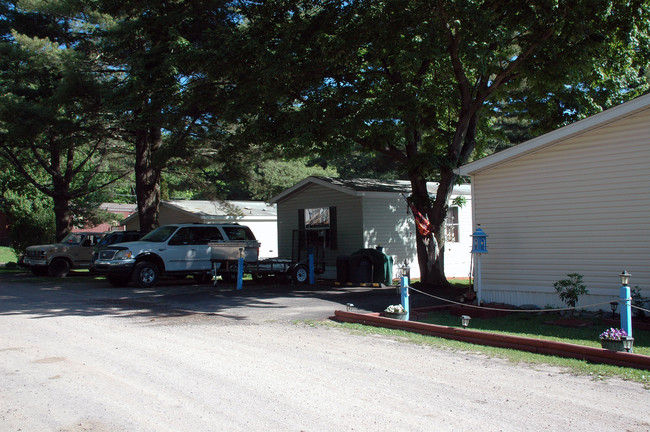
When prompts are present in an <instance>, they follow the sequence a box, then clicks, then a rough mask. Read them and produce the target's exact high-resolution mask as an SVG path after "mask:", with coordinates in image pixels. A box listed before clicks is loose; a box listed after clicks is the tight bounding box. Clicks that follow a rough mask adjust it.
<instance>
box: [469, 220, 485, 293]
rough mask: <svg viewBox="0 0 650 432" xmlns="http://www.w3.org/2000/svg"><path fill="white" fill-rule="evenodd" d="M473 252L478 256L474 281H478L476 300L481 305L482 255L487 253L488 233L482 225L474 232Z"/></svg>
mask: <svg viewBox="0 0 650 432" xmlns="http://www.w3.org/2000/svg"><path fill="white" fill-rule="evenodd" d="M472 253H473V254H475V256H476V274H475V276H474V281H475V282H476V295H477V298H476V300H477V301H478V305H479V306H480V305H481V255H483V254H484V253H487V234H485V232H484V231H483V230H482V229H481V225H480V224H479V227H478V228H476V231H474V234H472Z"/></svg>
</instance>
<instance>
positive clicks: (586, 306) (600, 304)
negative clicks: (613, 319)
mask: <svg viewBox="0 0 650 432" xmlns="http://www.w3.org/2000/svg"><path fill="white" fill-rule="evenodd" d="M408 288H409V289H411V290H413V291H415V292H418V293H420V294H424V295H426V296H429V297H432V298H434V299H436V300H441V301H443V302H447V303H452V304H456V305H461V306H465V307H469V308H474V309H482V310H491V311H499V312H523V313H539V312H563V311H572V310H576V309H585V308H590V307H595V306H603V305H608V304H610V303H612V302H620V301H622V300H621V299H620V298H615V299H613V300H610V301H606V302H602V303H593V304H588V305H584V306H576V307H568V308H556V309H504V308H494V307H488V306H479V305H473V304H468V303H461V302H457V301H453V300H449V299H446V298H443V297H438V296H435V295H433V294H429V293H427V292H424V291H420V290H419V289H417V288H413V287H412V286H409V287H408ZM627 300H631V299H627ZM632 307H636V308H637V309H641V308H639V307H638V306H632ZM642 310H645V309H642ZM648 312H650V311H648Z"/></svg>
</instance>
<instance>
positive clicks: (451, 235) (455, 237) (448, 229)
mask: <svg viewBox="0 0 650 432" xmlns="http://www.w3.org/2000/svg"><path fill="white" fill-rule="evenodd" d="M445 225H446V226H445V239H446V240H447V241H448V242H451V243H458V242H459V241H460V236H459V233H458V207H449V210H447V223H446V224H445Z"/></svg>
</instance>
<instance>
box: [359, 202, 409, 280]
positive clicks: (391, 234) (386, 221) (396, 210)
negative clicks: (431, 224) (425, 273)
mask: <svg viewBox="0 0 650 432" xmlns="http://www.w3.org/2000/svg"><path fill="white" fill-rule="evenodd" d="M407 207H408V206H407V205H406V201H405V200H404V198H403V197H402V196H401V195H399V194H390V195H388V194H386V195H383V194H382V195H381V196H379V197H376V196H375V197H364V198H363V222H364V226H363V247H365V248H374V247H376V246H379V245H381V246H382V247H383V248H384V253H385V254H387V255H390V256H391V257H393V277H397V276H399V273H398V269H399V267H401V266H402V265H403V263H404V260H405V259H406V260H407V261H408V262H409V266H410V267H411V277H419V276H420V268H419V266H418V264H417V254H416V247H415V224H414V223H413V217H412V216H411V214H410V212H408V210H407Z"/></svg>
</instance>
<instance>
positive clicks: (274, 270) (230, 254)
mask: <svg viewBox="0 0 650 432" xmlns="http://www.w3.org/2000/svg"><path fill="white" fill-rule="evenodd" d="M208 246H210V249H211V257H210V262H211V263H212V276H213V285H215V286H216V283H217V276H221V277H222V279H223V280H224V281H229V282H231V281H234V280H236V279H237V271H238V270H239V259H240V258H243V259H244V270H243V272H244V273H247V274H250V275H252V277H253V279H255V280H259V281H263V280H266V279H268V278H270V277H272V276H280V277H286V278H287V279H289V278H291V279H293V281H294V282H296V283H301V284H302V283H308V282H309V259H308V258H306V259H302V260H299V261H294V260H290V259H286V258H267V259H263V260H260V259H259V248H260V242H258V241H256V240H240V241H237V240H236V241H227V242H224V241H219V242H210V243H208ZM314 262H315V264H314V273H316V274H321V273H323V272H324V271H325V264H324V263H318V264H316V261H314Z"/></svg>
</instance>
